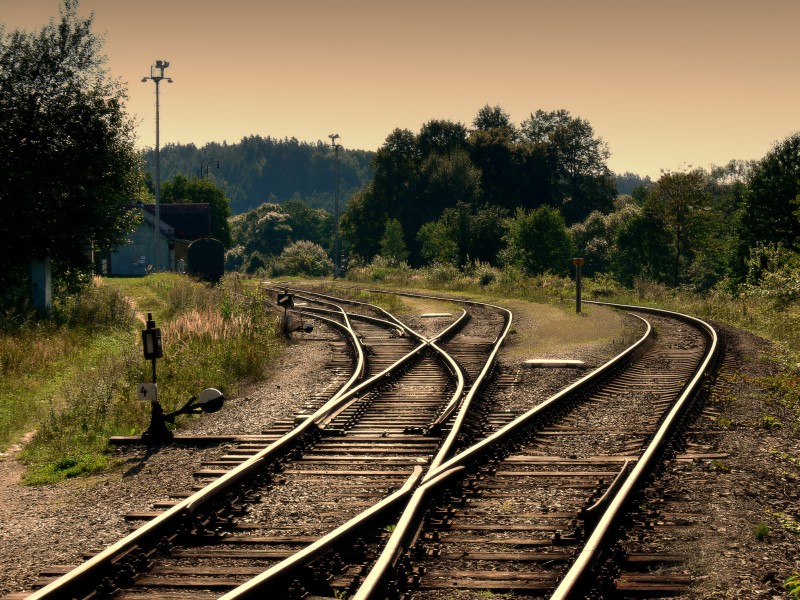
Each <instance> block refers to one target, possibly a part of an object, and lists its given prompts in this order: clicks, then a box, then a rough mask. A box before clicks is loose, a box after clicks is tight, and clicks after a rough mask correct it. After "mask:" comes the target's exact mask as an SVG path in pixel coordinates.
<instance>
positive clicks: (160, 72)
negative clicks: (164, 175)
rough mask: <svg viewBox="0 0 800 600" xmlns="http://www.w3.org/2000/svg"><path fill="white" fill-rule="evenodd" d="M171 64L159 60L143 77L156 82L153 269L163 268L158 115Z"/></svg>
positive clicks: (170, 80)
mask: <svg viewBox="0 0 800 600" xmlns="http://www.w3.org/2000/svg"><path fill="white" fill-rule="evenodd" d="M168 66H169V62H168V61H166V60H157V61H156V64H154V65H151V66H150V77H142V82H143V83H146V82H147V80H148V79H149V80H152V81H153V82H154V83H155V84H156V185H155V187H156V214H155V225H154V226H153V233H154V235H153V239H154V242H153V245H154V248H155V252H154V253H153V270H154V271H158V270H159V269H160V268H161V264H160V262H161V261H160V260H159V254H158V236H159V234H160V233H161V156H160V151H161V148H160V144H159V139H158V135H159V121H158V119H159V115H158V84H159V83H161V80H162V79H166V80H167V83H172V79H170V78H169V77H164V69H166V68H167V67H168Z"/></svg>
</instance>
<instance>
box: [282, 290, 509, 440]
mask: <svg viewBox="0 0 800 600" xmlns="http://www.w3.org/2000/svg"><path fill="white" fill-rule="evenodd" d="M283 289H293V290H294V288H287V287H284V288H283ZM385 293H389V292H385ZM309 294H310V295H311V296H319V297H322V298H325V299H326V300H332V299H337V300H338V298H335V297H334V296H329V295H326V294H319V293H317V292H302V291H301V293H299V294H297V293H295V296H297V297H298V298H306V299H309ZM401 295H407V296H412V294H401ZM418 297H424V296H418ZM437 299H438V298H437ZM341 300H342V302H344V303H351V304H355V305H361V306H369V307H370V308H376V309H378V310H379V311H381V312H382V313H384V314H385V315H387V316H388V317H389V318H390V319H391V322H392V323H395V324H397V325H398V326H399V327H401V328H402V329H403V330H404V331H407V332H408V333H409V334H410V335H413V336H415V337H417V339H420V340H421V341H422V342H423V343H424V344H426V345H430V346H431V348H433V349H434V350H435V351H436V352H437V353H438V354H439V356H440V358H441V359H442V360H443V361H444V362H445V364H446V365H447V366H448V368H449V370H450V372H451V373H452V375H453V377H454V378H455V379H456V391H455V392H454V393H453V396H452V399H451V400H450V402H448V404H447V405H446V406H445V408H444V409H443V413H442V415H441V416H440V417H438V418H437V419H435V420H434V421H433V422H432V423H431V424H430V425H429V426H428V427H427V428H426V430H427V431H428V432H431V431H433V430H435V429H436V425H437V423H438V422H440V421H441V422H444V421H446V420H447V418H449V416H450V415H452V413H453V412H454V411H455V410H456V409H457V408H458V407H459V406H460V405H461V404H462V402H461V398H462V396H463V394H464V388H465V386H466V380H465V377H464V372H463V369H462V368H461V367H460V366H459V365H458V363H457V362H456V361H455V359H453V357H452V356H450V354H448V353H447V352H446V351H444V350H443V349H442V348H440V347H439V346H438V345H437V344H436V343H435V342H436V341H438V340H440V339H443V338H447V337H450V336H452V335H454V332H455V331H457V330H458V329H459V328H461V327H463V326H464V324H465V322H466V320H468V319H469V313H467V311H466V310H463V309H462V311H461V316H460V317H458V319H456V320H455V321H454V322H453V323H451V324H450V325H449V326H448V327H447V328H446V329H444V330H443V331H441V332H440V333H438V334H437V335H435V336H433V337H430V338H428V337H425V336H423V335H422V334H420V333H418V332H416V331H415V330H413V329H411V328H410V327H408V326H407V325H406V324H405V323H403V322H402V321H401V320H400V319H398V318H397V317H395V316H394V315H392V314H391V313H389V312H387V311H385V310H384V309H382V308H381V307H379V306H377V307H376V306H373V305H369V304H366V303H364V302H360V301H357V300H347V299H341ZM476 304H481V305H482V306H483V304H482V303H476ZM485 306H491V305H485ZM304 308H309V307H304ZM493 308H497V309H498V310H501V311H505V312H506V313H508V323H507V326H506V328H505V331H504V332H503V336H502V337H503V339H505V335H506V334H507V333H508V330H509V329H510V327H511V313H510V311H507V310H506V309H503V308H500V307H493ZM351 316H354V317H356V316H357V317H358V318H363V319H367V320H372V319H375V320H376V321H380V319H377V318H375V317H370V316H368V315H361V314H358V313H354V314H353V315H351ZM383 322H384V323H386V322H387V321H383ZM501 341H502V340H501ZM500 343H501V342H497V345H496V348H499V346H500ZM496 353H497V351H496V350H495V352H493V353H492V358H491V360H493V359H494V357H495V356H496ZM485 372H488V369H486V368H484V371H482V372H481V376H484V373H485ZM482 378H483V377H481V378H480V379H481V380H482ZM475 387H476V386H475V385H473V389H475ZM473 395H474V392H473ZM470 400H471V399H470ZM443 417H444V418H443ZM449 437H450V438H452V440H451V441H449V442H448V441H446V442H445V444H446V445H447V446H448V447H449V446H451V445H452V444H453V443H454V440H455V439H456V438H457V433H456V434H453V435H451V436H449Z"/></svg>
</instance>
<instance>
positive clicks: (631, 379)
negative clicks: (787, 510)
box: [14, 291, 714, 600]
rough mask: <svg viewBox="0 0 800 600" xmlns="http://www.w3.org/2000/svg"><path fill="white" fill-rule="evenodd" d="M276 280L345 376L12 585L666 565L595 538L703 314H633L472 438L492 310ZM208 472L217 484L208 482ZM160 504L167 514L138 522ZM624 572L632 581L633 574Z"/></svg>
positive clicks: (680, 383)
mask: <svg viewBox="0 0 800 600" xmlns="http://www.w3.org/2000/svg"><path fill="white" fill-rule="evenodd" d="M296 295H297V297H298V298H300V299H302V300H303V305H302V306H298V307H297V308H298V310H300V311H302V312H303V313H304V314H305V315H306V316H310V315H314V318H317V319H319V320H324V321H325V322H328V323H331V324H333V323H334V322H336V323H339V325H336V326H337V327H342V328H343V330H347V331H349V336H350V340H351V342H350V343H351V347H352V355H353V357H355V356H356V355H358V354H359V353H361V354H363V355H364V356H366V361H365V362H364V363H363V365H361V363H360V361H358V360H356V359H355V358H353V359H352V362H351V364H352V365H353V367H352V376H351V377H350V379H348V381H347V382H346V383H343V384H342V385H341V387H340V388H339V389H338V391H336V392H335V393H333V394H332V396H330V398H327V399H326V398H324V397H322V398H320V399H319V401H318V403H317V404H318V406H312V407H309V410H310V411H311V410H312V409H316V410H315V411H314V412H313V414H311V415H302V417H298V419H297V420H296V422H286V423H281V424H278V427H277V428H276V429H274V430H273V431H270V432H267V433H266V434H265V435H264V436H263V439H259V436H252V437H250V438H248V439H242V440H240V442H241V443H240V444H238V446H237V447H236V448H235V449H234V450H233V451H231V452H228V454H226V455H224V456H222V457H220V458H219V459H218V460H215V461H213V462H211V463H209V464H207V465H204V467H205V468H204V469H202V470H200V471H198V473H197V477H198V483H197V486H196V487H197V489H198V491H197V494H199V495H200V496H197V494H196V495H194V496H190V497H188V498H185V499H180V498H174V499H173V500H172V501H171V502H170V503H168V504H172V505H171V506H169V507H168V508H167V511H166V513H164V514H161V515H156V514H154V513H153V514H145V515H131V516H130V518H132V519H136V518H138V519H149V520H148V521H147V522H145V523H143V524H142V526H141V527H140V528H139V529H138V530H137V531H140V532H141V531H143V530H144V531H147V530H148V528H151V529H152V531H150V532H148V533H147V534H146V535H139V537H136V538H135V539H132V540H127V541H126V540H123V541H122V542H120V543H119V544H117V545H116V546H115V547H114V548H112V549H109V550H107V551H106V552H105V553H101V555H99V556H100V557H101V558H100V559H98V557H95V558H94V559H92V560H90V561H89V562H88V563H86V564H85V565H84V566H82V567H78V568H77V569H75V570H72V571H70V572H69V573H66V574H63V575H61V577H59V579H57V580H56V581H53V582H51V583H49V584H47V585H46V586H45V587H43V588H42V589H41V590H39V591H37V592H35V593H34V594H32V595H30V596H28V597H29V598H73V597H74V598H90V597H91V598H100V597H112V596H113V597H115V598H126V599H129V600H134V599H143V598H155V597H158V598H172V599H175V600H178V599H183V598H220V597H221V598H223V599H224V600H234V599H240V598H256V597H259V598H261V597H275V598H304V597H307V596H308V594H309V593H310V594H312V595H318V596H321V597H355V598H361V599H366V598H386V597H392V598H395V597H404V596H405V597H410V596H412V595H413V597H415V598H441V597H446V593H447V591H448V590H454V589H459V590H461V593H462V594H464V593H466V594H469V593H470V592H469V590H472V593H473V594H474V597H481V596H482V594H485V593H486V592H488V591H491V592H510V593H524V594H529V595H534V596H536V595H539V596H547V597H550V596H552V597H554V598H572V597H583V595H584V594H586V593H589V592H590V591H591V588H592V583H590V582H597V581H605V582H606V583H604V584H603V585H604V588H603V589H604V590H609V589H612V587H609V584H608V583H607V582H608V581H609V580H611V579H612V578H613V577H614V576H618V575H619V573H620V572H621V570H624V569H625V568H631V569H635V570H637V571H638V572H641V571H642V569H644V570H647V569H648V568H652V567H657V566H660V565H663V564H668V563H669V562H670V561H673V562H674V560H675V557H668V556H657V555H654V554H653V553H646V552H640V551H637V550H636V549H630V550H629V551H625V552H620V551H619V548H620V546H619V545H618V544H617V545H614V543H613V542H614V541H615V540H616V539H617V538H618V536H619V534H620V532H621V531H623V529H622V524H623V522H624V519H625V514H626V513H625V509H626V508H627V507H629V506H630V505H631V504H632V502H633V498H635V497H636V494H637V493H638V491H639V490H641V489H642V486H643V484H644V482H645V481H647V479H648V478H649V476H650V474H651V473H652V472H653V471H654V469H656V468H657V465H658V464H659V460H660V456H661V455H662V454H663V452H664V449H665V448H666V447H667V445H668V444H669V440H670V439H671V438H670V435H671V433H672V431H673V430H674V429H675V428H676V427H677V426H678V423H679V422H680V418H681V417H682V416H683V415H684V414H685V413H686V411H687V410H688V409H687V405H688V404H689V401H690V399H691V397H692V395H693V394H694V393H695V389H694V388H695V387H696V386H697V385H698V384H699V382H700V379H701V376H700V375H699V374H698V373H703V372H704V371H706V370H708V369H709V364H710V361H711V360H712V358H713V353H714V341H713V340H714V334H713V330H710V328H704V327H703V325H702V324H697V323H694V322H691V321H687V320H686V319H683V318H680V319H678V320H676V316H674V315H668V316H656V317H653V316H648V317H647V318H648V319H649V320H650V321H651V322H654V323H656V326H657V329H658V335H657V336H655V339H653V336H652V334H651V333H649V334H646V335H645V336H643V337H642V338H641V339H640V340H639V342H637V344H635V345H634V347H631V348H629V349H628V350H627V351H625V352H624V353H623V354H621V355H620V356H618V357H617V358H616V359H614V360H613V361H611V362H610V363H608V364H606V365H604V366H603V367H601V368H599V369H597V370H596V371H594V372H593V373H591V374H590V375H588V376H586V377H584V378H583V379H582V380H580V381H579V382H577V383H575V384H573V385H571V386H569V387H568V388H567V389H565V390H563V391H562V392H559V393H558V394H556V395H555V396H553V397H552V398H550V399H548V400H546V401H543V402H542V403H541V404H539V405H538V406H536V407H534V408H532V409H531V410H530V411H528V412H527V413H525V414H524V415H521V416H519V417H518V418H516V419H514V420H512V421H511V422H509V423H503V422H500V423H495V424H493V425H492V426H491V427H489V429H492V428H499V429H498V430H497V431H496V432H494V433H493V434H492V435H489V436H488V437H486V427H485V426H484V424H482V423H481V422H480V421H481V420H482V419H483V417H481V418H476V417H475V416H474V415H475V401H476V398H480V396H481V393H482V390H485V389H487V388H486V383H487V382H488V381H490V379H491V375H492V365H493V360H494V357H495V356H496V354H497V352H498V350H499V347H500V344H501V342H502V339H503V336H504V335H505V333H507V331H508V329H509V326H510V314H509V313H507V312H505V311H503V310H501V309H499V308H498V307H491V306H488V305H480V306H479V305H476V304H474V303H471V304H467V307H468V308H467V309H466V310H465V311H464V314H462V315H461V316H460V317H458V318H454V319H453V320H452V323H451V324H450V326H449V327H447V328H446V329H444V330H443V331H442V332H440V333H439V334H438V335H434V336H433V337H426V336H425V335H422V334H420V333H418V332H415V331H413V330H412V329H410V328H409V327H407V326H405V325H403V324H402V323H400V322H399V321H398V320H397V319H395V318H394V317H393V316H392V315H389V314H388V313H385V312H383V311H380V310H376V309H375V308H374V307H370V306H367V305H364V304H363V303H349V304H347V303H345V302H343V301H341V300H340V299H335V298H330V297H325V296H322V295H316V294H312V293H310V292H300V291H297V292H296ZM345 306H347V308H346V309H345ZM484 400H486V398H484ZM481 414H482V415H485V414H486V413H485V412H484V413H481ZM471 415H472V417H471ZM298 423H299V425H298ZM282 433H285V434H286V436H285V437H280V438H279V436H280V434H282ZM278 438H279V439H278ZM287 439H288V440H289V441H287ZM478 440H480V441H478ZM276 447H277V448H280V449H281V451H280V452H278V451H277V450H276ZM255 463H257V464H258V465H259V466H258V467H255V466H254V464H255ZM248 465H249V466H248ZM243 467H244V472H245V474H238V475H237V474H236V473H237V472H239V471H241V470H242V468H243ZM226 479H228V480H233V482H234V484H235V485H234V487H235V491H231V490H230V485H229V486H226V487H225V488H223V489H225V491H224V492H223V494H222V496H214V497H213V500H212V499H210V497H209V492H208V490H209V489H213V488H214V487H215V486H217V487H220V486H219V482H220V481H224V480H226ZM245 483H246V485H245ZM231 485H233V484H231ZM618 492H623V493H624V495H618ZM187 495H188V494H187ZM193 502H194V504H192V503H193ZM166 507H167V506H165V508H166ZM201 508H202V510H201ZM170 511H172V513H174V514H175V515H177V516H175V517H174V521H173V525H172V526H171V528H167V527H165V526H160V527H152V524H153V523H157V522H158V521H159V520H163V519H164V517H165V515H168V514H169V513H170ZM175 523H178V525H177V526H175ZM132 535H133V536H136V534H132ZM611 548H615V550H614V551H612V550H610V549H611ZM609 557H612V558H611V559H616V560H617V562H616V563H614V564H616V565H617V566H616V567H609V564H610V563H609V560H610V558H609ZM92 561H94V562H92ZM620 564H622V565H623V566H622V567H620V566H619V565H620ZM597 565H603V566H602V570H598V569H600V567H598V566H597ZM631 565H634V566H633V567H631ZM94 569H98V570H99V572H100V573H101V574H100V575H98V574H97V571H94ZM89 572H91V575H89V574H87V573H89ZM609 573H611V574H609ZM49 575H51V576H56V575H60V573H58V572H50V573H49ZM112 576H113V579H112V578H111V577H112ZM677 579H679V578H675V580H676V581H677ZM90 581H91V583H89V582H90ZM626 581H627V583H628V584H632V587H631V586H629V587H627V588H625V589H626V590H627V591H626V592H625V593H626V594H629V595H631V596H632V597H634V596H635V597H642V595H645V596H646V594H647V591H646V590H647V589H648V585H649V584H652V582H648V581H647V580H646V577H645V578H638V580H637V577H635V576H631V577H628V578H627V580H626ZM637 581H639V583H640V584H641V585H639V587H638V588H637V587H636V585H637ZM676 581H671V582H670V583H671V584H673V587H675V586H679V585H680V582H677V583H676ZM43 583H44V582H43ZM684 584H685V582H684ZM626 585H627V584H626ZM649 589H650V590H651V591H652V587H651V588H649ZM676 589H678V588H676ZM681 589H685V585H684V588H681ZM621 590H622V587H620V588H619V590H618V591H621ZM615 593H616V592H615ZM442 594H445V596H443V595H442ZM14 597H15V598H17V597H20V598H21V597H26V596H22V595H18V596H14ZM464 597H470V596H469V595H467V596H464ZM600 597H603V596H600ZM612 597H617V596H612ZM619 597H622V596H619Z"/></svg>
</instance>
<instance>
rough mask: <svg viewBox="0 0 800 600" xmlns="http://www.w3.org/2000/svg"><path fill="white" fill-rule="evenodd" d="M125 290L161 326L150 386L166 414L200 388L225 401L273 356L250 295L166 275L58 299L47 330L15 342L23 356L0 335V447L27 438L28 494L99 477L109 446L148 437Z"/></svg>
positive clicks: (256, 299)
mask: <svg viewBox="0 0 800 600" xmlns="http://www.w3.org/2000/svg"><path fill="white" fill-rule="evenodd" d="M128 291H132V292H133V293H132V295H131V296H129V297H130V298H131V299H132V300H134V299H136V298H139V299H142V300H143V301H146V302H148V303H151V302H152V304H151V305H152V306H159V307H160V309H161V310H162V311H163V313H164V314H165V315H170V316H169V317H166V316H162V314H161V313H156V314H154V316H155V317H156V318H157V319H158V324H159V325H160V326H161V330H162V335H163V340H164V354H165V356H164V359H163V360H161V361H159V363H158V378H159V387H160V390H159V391H160V392H161V393H160V394H159V396H160V401H161V404H162V405H163V406H164V409H165V411H171V410H174V409H176V408H177V407H178V406H180V405H182V404H184V403H185V402H186V400H187V399H188V398H190V397H191V396H192V395H194V394H197V392H198V391H199V390H201V389H203V388H205V387H216V388H218V389H220V390H222V391H223V392H224V393H225V394H226V395H227V396H231V395H233V394H235V393H236V391H237V388H238V386H239V385H240V384H241V383H242V382H245V381H255V380H259V379H261V378H263V377H264V375H265V373H266V372H267V370H268V365H269V364H270V363H271V361H272V360H273V359H274V357H275V356H276V354H277V352H278V351H279V349H280V347H281V346H280V344H281V342H280V340H279V338H278V336H277V335H276V333H275V330H274V325H273V319H272V316H271V315H270V314H269V313H268V312H267V311H266V310H265V308H264V303H263V301H262V299H261V297H260V296H259V295H258V292H257V290H256V288H254V287H246V286H241V285H239V286H238V288H236V289H229V288H227V287H226V286H225V284H224V283H223V285H222V286H221V287H213V288H212V287H209V286H205V285H202V284H200V283H197V282H194V281H192V280H190V279H188V278H186V277H181V276H178V275H175V274H159V275H154V276H148V277H145V278H141V279H135V280H133V279H113V280H107V281H98V282H96V283H95V287H94V288H90V289H88V290H86V292H85V293H84V294H83V295H81V296H79V297H75V298H72V299H70V300H69V303H68V305H65V307H64V308H62V309H61V313H60V314H61V315H62V316H61V317H59V320H58V321H56V320H51V321H47V322H44V323H41V324H39V325H38V326H36V327H32V329H31V331H30V332H28V331H25V332H24V339H25V343H26V344H27V346H28V348H27V349H25V348H23V345H22V344H21V343H20V342H19V341H18V340H17V339H16V338H18V337H23V336H21V335H17V336H12V335H2V334H0V365H1V366H0V370H2V377H0V445H4V444H8V443H10V442H11V441H13V440H14V439H18V438H19V437H21V435H22V434H24V433H26V432H28V431H31V430H36V435H35V436H33V439H32V440H31V441H30V443H28V444H27V445H26V446H25V448H24V450H23V452H22V454H21V459H22V460H23V461H25V462H26V464H27V465H28V470H27V473H26V476H25V481H26V482H27V483H30V484H40V483H50V482H56V481H59V480H61V479H64V478H67V477H75V476H77V475H81V474H88V473H96V472H99V471H102V470H104V469H107V468H108V467H109V466H111V465H112V464H113V461H111V460H110V459H109V457H108V456H107V455H106V454H105V452H106V446H107V443H108V437H109V436H112V435H131V434H135V433H138V432H141V431H142V430H143V429H145V428H146V427H147V424H148V421H149V406H147V405H145V404H144V403H141V402H139V401H137V400H136V399H135V398H136V396H135V391H134V390H135V388H136V384H137V383H139V382H142V381H149V379H150V373H149V363H146V362H145V361H144V360H143V359H142V354H141V337H140V335H139V331H138V329H139V327H138V326H136V325H135V321H134V320H133V317H132V315H133V309H132V308H131V305H130V304H129V301H128V300H125V298H124V297H123V296H122V293H123V292H124V293H125V296H128V293H127V292H128ZM154 298H155V299H157V300H158V301H157V302H156V301H155V300H153V299H154ZM120 299H122V300H124V301H122V300H120ZM151 305H148V309H147V310H152V309H150V306H151ZM104 307H105V308H104ZM64 315H66V316H64ZM115 320H116V321H115ZM95 321H96V322H98V323H99V325H98V326H97V327H86V326H85V324H86V323H90V322H95Z"/></svg>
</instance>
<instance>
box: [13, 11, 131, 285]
mask: <svg viewBox="0 0 800 600" xmlns="http://www.w3.org/2000/svg"><path fill="white" fill-rule="evenodd" d="M77 10H78V2H77V0H64V2H63V5H62V6H61V9H60V18H59V20H58V22H56V21H55V20H54V19H51V20H50V22H49V24H48V25H46V26H44V27H43V28H42V29H41V31H38V32H25V31H21V30H15V31H13V32H11V33H10V34H8V33H6V32H5V31H4V30H2V29H0V172H2V173H3V176H2V177H0V214H1V215H2V218H0V288H2V289H3V290H7V289H8V288H9V287H10V286H19V285H21V284H22V282H23V281H24V279H25V272H26V265H27V262H28V260H29V259H31V258H32V257H46V256H49V257H51V258H52V261H53V263H52V264H53V273H54V275H55V276H56V277H60V278H61V279H62V280H69V281H72V282H76V281H79V280H80V278H79V276H78V273H80V272H85V271H86V270H87V269H88V267H89V265H90V253H89V250H90V249H91V248H92V247H94V248H95V250H100V251H105V250H112V249H114V248H115V247H117V246H118V245H120V244H122V243H124V240H125V235H126V234H127V233H128V232H129V231H131V230H132V229H133V227H134V226H135V221H134V218H133V216H132V215H133V213H132V211H131V210H129V208H130V207H131V206H132V205H134V204H135V203H136V201H137V200H139V199H140V195H141V194H142V193H143V183H142V173H141V168H140V159H139V154H138V152H137V151H136V149H135V147H134V133H133V125H134V124H133V121H132V120H131V119H130V118H129V117H128V116H127V114H126V113H125V109H124V102H125V98H126V96H125V88H124V87H123V85H122V84H121V83H120V82H119V81H118V80H117V79H113V78H111V77H110V76H109V75H108V72H107V71H106V69H105V68H104V64H105V60H106V59H105V56H103V55H102V54H101V52H100V51H101V47H102V40H101V38H99V37H97V36H96V35H95V34H94V33H93V31H92V24H93V20H94V15H92V16H90V17H88V18H86V19H81V18H79V17H78V15H77Z"/></svg>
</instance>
